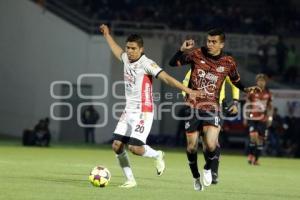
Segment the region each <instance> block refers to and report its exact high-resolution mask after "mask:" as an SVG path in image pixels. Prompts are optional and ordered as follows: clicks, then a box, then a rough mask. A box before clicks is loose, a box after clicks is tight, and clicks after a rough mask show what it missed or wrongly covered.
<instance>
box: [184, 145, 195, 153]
mask: <svg viewBox="0 0 300 200" xmlns="http://www.w3.org/2000/svg"><path fill="white" fill-rule="evenodd" d="M186 150H187V152H189V153H196V152H197V145H188V146H187V148H186Z"/></svg>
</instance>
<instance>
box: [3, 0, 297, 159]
mask: <svg viewBox="0 0 300 200" xmlns="http://www.w3.org/2000/svg"><path fill="white" fill-rule="evenodd" d="M298 8H299V2H298V1H292V0H290V1H284V2H282V1H269V0H262V1H251V2H248V1H247V2H246V1H236V0H226V1H213V2H208V1H206V0H200V1H181V0H176V1H168V0H164V1H157V0H155V1H144V0H141V1H136V0H127V1H106V0H99V1H96V0H35V1H29V0H28V1H7V0H2V1H1V20H0V25H1V27H2V28H1V30H2V31H1V33H0V40H1V46H0V48H1V52H2V53H1V55H0V56H1V59H0V63H1V69H0V70H1V73H0V74H1V79H0V81H1V84H0V85H1V104H0V109H1V114H0V118H1V125H0V134H1V135H3V136H5V137H6V136H9V137H14V138H21V137H22V134H23V131H24V130H25V129H30V128H32V127H34V126H35V124H37V122H38V121H39V120H40V119H42V118H45V117H48V118H50V124H49V130H50V132H51V135H52V141H54V142H55V141H57V142H83V128H81V127H79V126H78V122H77V121H78V118H79V117H78V116H77V114H78V113H77V111H78V112H82V110H80V109H78V107H80V106H79V105H81V104H82V103H91V102H94V103H95V102H96V103H99V102H100V104H101V103H102V104H101V105H103V104H105V105H107V108H108V109H107V110H105V109H104V107H103V106H101V105H98V106H96V109H97V110H98V112H99V114H100V121H99V122H98V123H99V124H101V123H105V122H108V123H107V125H106V126H104V127H101V128H97V129H96V138H95V139H96V143H99V144H101V143H109V142H110V140H111V137H112V132H113V130H114V128H115V125H116V122H117V121H116V119H114V118H113V115H112V113H111V112H110V111H111V110H112V108H113V106H114V105H115V104H116V103H118V102H124V101H123V100H120V99H117V98H115V96H114V95H113V94H117V95H123V87H122V85H121V84H117V85H114V83H116V81H120V80H122V67H120V66H121V64H120V63H117V61H116V59H114V58H113V57H112V54H111V52H110V50H109V48H108V46H107V45H106V43H105V41H104V39H103V38H102V37H101V35H100V33H99V31H98V25H99V24H101V23H107V24H109V25H110V27H111V29H112V32H113V34H114V36H115V37H116V40H117V41H118V42H119V43H120V44H122V45H123V44H124V39H125V37H126V36H127V35H128V34H129V33H140V34H142V36H143V37H144V39H145V47H146V48H145V49H146V54H147V55H149V56H150V57H151V58H152V59H153V60H155V61H157V62H158V64H160V65H161V66H162V67H163V68H164V69H165V70H166V71H167V72H168V73H170V74H171V75H173V76H175V77H176V78H177V79H178V80H182V79H183V78H184V74H185V72H186V71H187V70H188V69H187V68H185V67H182V68H178V69H171V67H169V66H168V60H169V59H170V57H171V55H172V54H173V53H174V52H175V51H176V50H177V49H178V47H179V45H180V44H181V42H182V41H183V40H184V39H185V38H188V37H192V38H194V39H195V40H196V41H197V44H198V45H202V44H203V40H204V38H205V31H206V30H207V29H208V28H210V27H214V26H220V27H222V28H223V29H224V30H225V31H226V33H227V38H228V39H227V42H226V49H225V50H226V52H227V53H230V54H232V55H233V56H234V57H235V58H236V59H237V61H238V65H239V70H240V73H241V76H242V79H243V80H244V81H245V83H246V84H253V83H254V77H255V74H257V73H259V72H264V73H266V74H268V75H269V77H270V83H269V87H270V88H271V89H272V90H273V93H274V105H275V106H276V107H277V108H278V111H279V114H280V117H281V119H280V120H281V121H280V123H279V126H278V127H276V130H275V132H276V134H277V135H278V138H279V139H280V142H281V145H282V147H283V148H284V149H283V151H286V152H287V154H288V155H289V156H294V155H295V154H296V151H297V150H298V151H299V134H298V132H297V130H299V124H300V123H299V117H300V91H299V88H300V84H299V83H300V78H299V77H300V74H299V73H298V71H299V68H300V64H299V55H300V50H299V48H298V47H299V44H300V37H299V34H300V15H299V9H298ZM294 48H295V51H294ZM278 58H280V59H278ZM87 73H88V74H91V73H95V74H103V75H105V76H106V77H107V83H106V82H105V81H104V79H103V78H101V77H80V75H82V74H87ZM57 81H64V82H62V83H61V82H57ZM106 86H107V87H106ZM71 90H72V91H73V92H72V91H71ZM77 90H79V92H81V96H80V95H78V94H77V93H78V91H77ZM154 91H155V92H156V94H157V96H156V97H157V98H155V100H156V101H155V103H156V105H157V106H158V105H161V104H162V103H164V102H172V103H175V102H182V97H181V96H180V95H177V93H178V92H177V91H176V90H175V89H173V88H170V87H168V86H166V85H164V84H161V83H159V82H155V86H154ZM70 92H71V93H72V94H71V93H70ZM105 93H107V95H106V96H104V97H103V98H101V99H99V98H98V99H91V98H88V97H87V95H102V94H104V95H105ZM166 93H171V94H173V95H174V96H173V98H170V99H169V98H168V96H166V95H165V94H166ZM68 94H70V96H69V97H67V98H61V96H67V95H68ZM82 95H83V96H85V97H87V98H81V97H82ZM158 95H159V96H158ZM228 97H229V98H228V99H227V100H228V101H229V102H230V93H228ZM240 100H241V102H243V100H244V97H243V95H242V96H241V99H240ZM66 103H67V104H69V105H71V106H66ZM80 108H81V107H80ZM164 108H165V109H170V108H171V107H170V105H167V104H166V106H165V107H164ZM51 111H53V113H52V115H51ZM107 111H109V112H107ZM70 112H72V113H73V114H72V113H70ZM176 113H179V114H180V107H178V108H176ZM70 114H72V116H71V115H70ZM79 114H80V113H79ZM158 114H159V115H161V120H156V121H155V123H154V125H153V128H152V132H151V134H150V137H149V142H150V143H152V144H162V145H168V146H176V145H184V141H183V140H184V139H183V137H182V135H183V134H182V130H181V129H180V127H181V126H180V122H179V121H178V120H177V121H176V120H174V119H173V118H172V116H171V115H170V113H169V112H160V113H158ZM51 116H55V117H63V118H68V117H69V118H70V119H69V120H55V119H56V118H54V117H51ZM224 132H225V133H223V134H222V139H223V141H226V142H223V146H226V147H229V148H230V147H235V146H236V145H235V144H237V145H238V147H240V148H243V146H244V144H245V143H246V142H247V134H246V128H245V127H244V126H243V125H242V123H241V120H233V121H229V122H227V123H226V124H225V126H224ZM297 142H298V143H297ZM292 146H293V148H292V149H291V147H292ZM283 154H284V152H283ZM298 154H299V153H298Z"/></svg>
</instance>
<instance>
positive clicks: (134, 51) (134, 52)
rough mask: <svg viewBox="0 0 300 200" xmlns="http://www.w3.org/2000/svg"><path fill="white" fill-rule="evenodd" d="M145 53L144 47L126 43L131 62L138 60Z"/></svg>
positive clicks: (134, 43)
mask: <svg viewBox="0 0 300 200" xmlns="http://www.w3.org/2000/svg"><path fill="white" fill-rule="evenodd" d="M143 51H144V48H143V47H139V45H138V44H137V43H136V42H127V43H126V53H127V56H128V59H129V61H130V62H134V61H136V60H138V59H139V58H140V57H141V55H142V53H143Z"/></svg>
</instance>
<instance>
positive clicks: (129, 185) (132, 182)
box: [119, 180, 137, 188]
mask: <svg viewBox="0 0 300 200" xmlns="http://www.w3.org/2000/svg"><path fill="white" fill-rule="evenodd" d="M136 186H137V183H136V181H135V180H130V181H126V182H125V183H124V184H123V185H120V186H119V187H120V188H133V187H136Z"/></svg>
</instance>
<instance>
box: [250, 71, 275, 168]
mask: <svg viewBox="0 0 300 200" xmlns="http://www.w3.org/2000/svg"><path fill="white" fill-rule="evenodd" d="M266 83H267V76H266V75H264V74H258V75H256V84H257V86H258V87H259V88H260V89H261V90H262V92H260V93H252V94H248V97H247V104H246V106H245V109H246V112H247V114H248V115H247V117H248V127H249V135H250V141H249V148H248V150H249V153H248V163H249V164H251V165H258V159H259V157H260V155H261V152H262V150H263V144H264V140H265V139H266V137H267V128H268V127H269V126H270V125H271V123H272V116H273V107H272V103H271V102H272V95H271V93H270V91H269V90H268V89H267V88H266Z"/></svg>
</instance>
